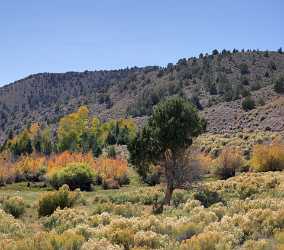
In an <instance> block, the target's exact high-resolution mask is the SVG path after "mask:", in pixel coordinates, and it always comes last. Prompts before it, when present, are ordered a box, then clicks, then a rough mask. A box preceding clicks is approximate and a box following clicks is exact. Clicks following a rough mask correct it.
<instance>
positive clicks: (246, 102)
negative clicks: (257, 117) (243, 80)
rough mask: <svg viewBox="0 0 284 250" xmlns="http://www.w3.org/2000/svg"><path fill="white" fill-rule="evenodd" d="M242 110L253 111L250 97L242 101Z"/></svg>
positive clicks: (253, 104)
mask: <svg viewBox="0 0 284 250" xmlns="http://www.w3.org/2000/svg"><path fill="white" fill-rule="evenodd" d="M242 108H243V110H245V111H249V110H252V109H254V108H255V101H254V100H253V99H252V98H251V97H250V96H247V97H245V99H244V100H243V101H242Z"/></svg>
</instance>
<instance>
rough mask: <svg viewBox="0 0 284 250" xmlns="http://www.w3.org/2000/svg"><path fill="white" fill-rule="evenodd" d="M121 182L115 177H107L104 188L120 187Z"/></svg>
mask: <svg viewBox="0 0 284 250" xmlns="http://www.w3.org/2000/svg"><path fill="white" fill-rule="evenodd" d="M119 188H120V186H119V183H118V181H116V180H113V179H106V180H104V181H103V189H119Z"/></svg>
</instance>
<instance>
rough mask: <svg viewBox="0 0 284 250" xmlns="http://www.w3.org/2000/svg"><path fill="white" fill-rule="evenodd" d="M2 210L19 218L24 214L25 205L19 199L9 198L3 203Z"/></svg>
mask: <svg viewBox="0 0 284 250" xmlns="http://www.w3.org/2000/svg"><path fill="white" fill-rule="evenodd" d="M3 208H4V211H5V212H6V213H9V214H11V215H13V216H14V217H15V218H19V217H20V216H21V215H22V214H23V213H24V212H25V203H24V201H23V199H22V198H21V197H18V196H14V197H10V198H8V199H7V200H5V201H4V203H3Z"/></svg>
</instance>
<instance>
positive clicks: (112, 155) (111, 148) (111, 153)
mask: <svg viewBox="0 0 284 250" xmlns="http://www.w3.org/2000/svg"><path fill="white" fill-rule="evenodd" d="M107 156H108V157H109V158H115V157H116V150H115V147H114V146H113V145H111V146H109V147H108V148H107Z"/></svg>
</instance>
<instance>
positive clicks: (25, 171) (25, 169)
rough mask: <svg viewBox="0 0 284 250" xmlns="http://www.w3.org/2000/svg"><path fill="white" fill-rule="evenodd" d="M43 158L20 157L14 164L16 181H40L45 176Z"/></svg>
mask: <svg viewBox="0 0 284 250" xmlns="http://www.w3.org/2000/svg"><path fill="white" fill-rule="evenodd" d="M45 164H46V161H45V157H35V156H22V157H21V158H20V159H19V160H18V161H17V162H16V163H15V169H16V176H15V178H16V181H41V180H42V179H43V176H44V175H45V174H46V167H45Z"/></svg>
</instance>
